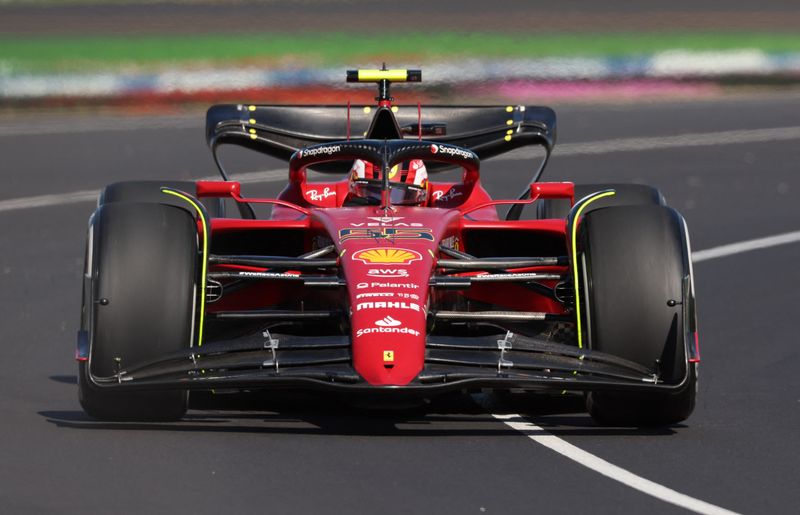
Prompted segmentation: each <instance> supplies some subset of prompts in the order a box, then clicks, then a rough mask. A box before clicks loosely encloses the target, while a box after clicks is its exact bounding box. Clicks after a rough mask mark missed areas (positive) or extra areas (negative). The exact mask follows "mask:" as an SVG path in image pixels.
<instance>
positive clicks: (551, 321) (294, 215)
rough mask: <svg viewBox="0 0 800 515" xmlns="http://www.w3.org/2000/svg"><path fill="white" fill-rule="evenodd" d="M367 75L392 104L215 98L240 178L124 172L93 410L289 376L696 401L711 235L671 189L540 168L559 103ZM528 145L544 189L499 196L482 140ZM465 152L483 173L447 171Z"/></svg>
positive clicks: (177, 399) (321, 383)
mask: <svg viewBox="0 0 800 515" xmlns="http://www.w3.org/2000/svg"><path fill="white" fill-rule="evenodd" d="M347 80H348V81H349V82H369V83H377V85H378V90H379V94H378V97H377V98H376V101H377V105H375V106H369V107H363V108H361V107H359V108H358V109H351V106H350V104H349V103H347V104H346V105H336V106H334V105H313V106H287V105H216V106H213V107H211V108H210V109H209V110H208V113H207V123H206V136H207V140H208V143H209V146H210V147H211V149H212V154H213V156H214V159H215V161H216V163H217V165H218V166H219V168H220V172H221V175H222V179H223V180H220V181H197V182H174V181H160V182H159V181H133V182H119V183H115V184H111V185H109V186H107V187H106V188H105V189H104V190H103V192H102V193H101V195H100V199H99V202H98V207H97V209H96V211H95V212H94V213H93V214H92V216H91V218H90V220H89V227H88V237H87V244H86V261H85V274H84V283H83V305H82V312H81V325H80V331H79V333H78V342H77V351H76V356H77V360H78V365H79V397H80V402H81V405H82V406H83V408H84V410H85V411H86V413H87V414H89V415H90V416H91V417H93V418H97V419H102V420H175V419H180V418H181V417H182V416H183V415H184V414H185V412H186V410H187V406H188V399H189V394H190V392H194V391H206V392H211V391H214V392H219V391H260V390H268V389H277V388H281V389H291V390H304V391H309V390H319V391H329V392H337V393H339V394H344V395H346V396H353V397H357V396H358V395H370V396H373V397H374V396H381V395H385V397H384V398H385V400H386V402H387V403H391V402H394V400H396V399H398V398H404V397H408V398H430V397H432V396H435V395H438V394H441V393H445V392H454V391H464V392H474V391H482V390H486V389H489V390H497V391H510V390H513V391H518V390H523V391H541V392H548V391H549V392H565V391H568V392H579V393H584V394H585V398H586V404H587V409H588V412H589V414H590V415H591V416H592V417H593V418H594V419H595V420H596V421H597V422H598V423H600V424H615V425H663V424H670V423H675V422H679V421H681V420H684V419H686V418H687V417H688V416H689V415H690V413H691V412H692V410H693V408H694V404H695V395H696V382H697V366H698V361H699V352H698V347H697V327H696V315H695V298H694V287H693V280H692V265H691V260H690V247H689V237H688V232H687V228H686V224H685V222H684V220H683V218H682V217H681V215H680V214H679V213H678V212H677V211H675V210H674V209H672V208H670V207H668V206H666V205H665V202H664V198H663V197H662V195H661V194H660V193H659V192H658V191H657V190H656V189H654V188H651V187H649V186H644V185H633V184H594V185H573V184H572V183H568V182H559V183H553V182H541V181H540V180H539V179H540V177H541V174H542V171H543V170H544V167H545V165H546V163H547V158H548V157H549V156H550V153H551V151H552V150H553V147H554V145H555V140H556V116H555V113H554V112H553V111H552V110H551V109H549V108H547V107H532V106H522V105H518V106H483V107H476V106H431V107H422V106H419V105H416V106H408V105H406V106H397V105H395V104H394V103H393V100H394V99H393V98H392V97H391V96H390V86H391V84H392V83H393V82H402V81H409V82H418V81H420V80H421V72H420V71H419V70H385V69H382V70H358V71H349V72H348V73H347ZM224 144H233V145H241V146H244V147H247V148H249V149H253V150H256V151H259V152H262V153H264V154H267V155H270V156H272V157H276V158H280V159H283V160H285V161H288V184H287V185H286V187H285V188H284V189H283V191H282V192H281V193H280V194H279V195H278V196H277V198H246V197H243V196H242V192H241V187H240V184H239V183H238V182H235V181H231V180H228V175H227V173H226V171H225V169H224V167H223V166H222V164H221V162H220V160H219V159H218V157H217V150H218V148H219V147H220V146H221V145H224ZM527 145H537V146H541V147H543V148H544V151H545V152H544V154H545V157H544V159H543V160H542V163H541V165H540V166H539V167H538V169H537V171H536V172H535V174H534V176H533V178H532V179H531V181H530V183H529V185H528V186H527V187H526V188H525V190H524V193H523V194H522V195H520V196H519V198H513V199H502V200H497V199H492V198H490V196H489V195H488V193H487V191H486V190H485V189H484V187H483V186H482V185H481V177H480V164H481V160H483V159H488V158H491V157H493V156H496V155H499V154H502V153H504V152H508V151H510V150H513V149H517V148H520V147H522V146H527ZM409 163H411V165H409ZM408 166H411V167H412V168H413V167H416V173H415V174H413V175H414V180H413V183H410V182H402V181H400V180H398V176H401V177H402V176H405V177H406V178H408V177H410V176H411V175H412V173H411V171H410V169H406V168H404V167H408ZM422 167H424V171H425V173H424V174H423V173H422V172H421V171H420V170H421V169H422ZM448 169H450V170H452V169H456V170H461V175H460V180H455V181H450V182H437V181H435V180H430V181H428V179H427V174H428V173H430V174H431V176H435V175H436V173H437V172H439V171H443V170H448ZM309 170H312V171H316V172H322V174H323V175H320V174H318V173H315V174H313V176H314V177H320V176H321V177H323V178H325V177H329V178H330V179H331V180H329V181H323V182H320V181H316V182H314V181H311V180H310V179H309V174H308V171H309ZM348 170H350V171H349V172H348ZM325 173H330V174H336V175H324V174H325ZM453 177H457V176H455V175H454V176H453ZM412 194H413V195H412ZM526 206H528V207H529V209H528V211H527V212H534V213H535V215H533V216H528V217H522V216H521V214H522V213H523V208H525V207H526ZM256 208H258V209H259V210H263V211H265V212H268V214H267V215H264V216H258V215H257V214H256V212H257V211H256ZM501 212H503V214H502V215H501V214H500V213H501Z"/></svg>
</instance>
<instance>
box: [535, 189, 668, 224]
mask: <svg viewBox="0 0 800 515" xmlns="http://www.w3.org/2000/svg"><path fill="white" fill-rule="evenodd" d="M608 189H613V190H614V192H615V193H614V195H611V196H608V197H604V198H601V199H598V200H597V201H595V202H592V203H591V204H589V205H588V206H586V210H585V211H584V214H585V213H588V212H591V211H596V210H598V209H602V208H604V207H612V206H638V205H642V206H647V205H651V206H666V205H667V202H666V200H665V199H664V195H662V194H661V192H660V191H659V190H658V189H656V188H654V187H653V186H648V185H646V184H622V183H598V184H576V185H575V202H577V201H579V200H580V199H582V198H583V197H585V196H587V195H589V194H591V193H594V192H597V191H602V190H608ZM570 207H571V206H570V204H569V200H565V199H542V200H540V201H538V202H536V218H537V219H538V220H544V219H549V218H566V217H567V215H569V211H570Z"/></svg>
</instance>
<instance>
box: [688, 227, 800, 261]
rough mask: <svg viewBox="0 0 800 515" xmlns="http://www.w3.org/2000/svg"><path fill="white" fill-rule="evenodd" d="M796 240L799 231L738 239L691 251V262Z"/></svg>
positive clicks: (799, 234) (798, 237)
mask: <svg viewBox="0 0 800 515" xmlns="http://www.w3.org/2000/svg"><path fill="white" fill-rule="evenodd" d="M798 241H800V231H794V232H786V233H783V234H776V235H775V236H767V237H765V238H757V239H754V240H747V241H740V242H739V243H731V244H728V245H721V246H719V247H714V248H711V249H706V250H700V251H698V252H692V262H693V263H699V262H701V261H707V260H709V259H716V258H721V257H725V256H732V255H734V254H741V253H742V252H748V251H750V250H758V249H765V248H768V247H775V246H777V245H786V244H787V243H796V242H798Z"/></svg>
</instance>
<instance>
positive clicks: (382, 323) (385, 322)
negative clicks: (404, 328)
mask: <svg viewBox="0 0 800 515" xmlns="http://www.w3.org/2000/svg"><path fill="white" fill-rule="evenodd" d="M375 325H377V326H378V327H397V326H398V325H400V321H399V320H395V319H394V318H392V317H390V316H387V317H385V318H384V319H382V320H376V321H375Z"/></svg>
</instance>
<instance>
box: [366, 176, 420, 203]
mask: <svg viewBox="0 0 800 515" xmlns="http://www.w3.org/2000/svg"><path fill="white" fill-rule="evenodd" d="M351 191H352V193H353V195H355V196H356V197H359V198H362V199H366V200H367V203H368V204H380V203H381V182H380V181H370V180H364V179H361V180H356V181H353V183H352V184H351ZM427 198H428V190H427V189H426V188H423V187H420V186H415V185H412V184H401V183H397V182H390V183H389V200H390V202H391V203H392V204H395V205H400V206H402V205H419V204H422V203H424V202H425V201H426V200H427Z"/></svg>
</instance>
